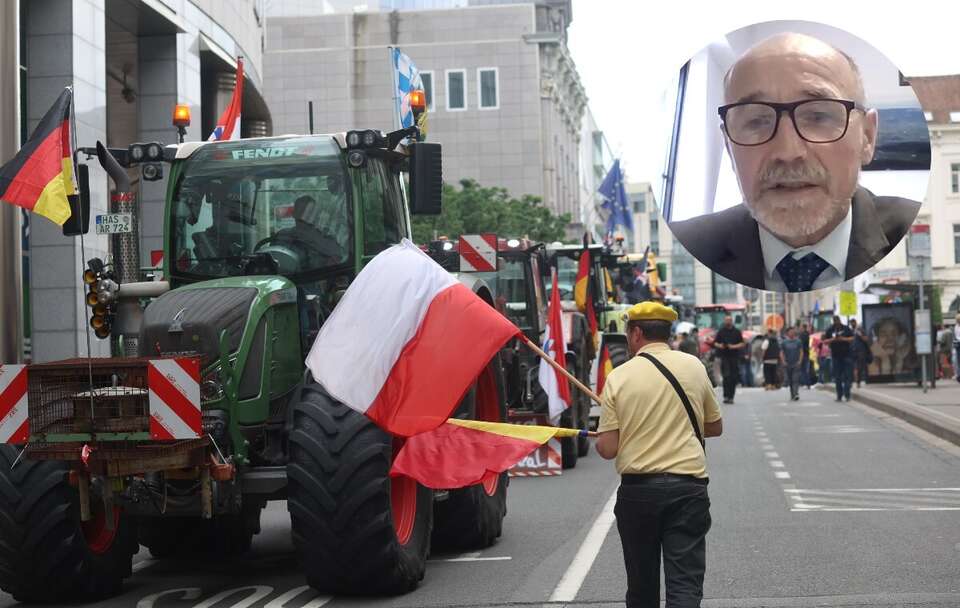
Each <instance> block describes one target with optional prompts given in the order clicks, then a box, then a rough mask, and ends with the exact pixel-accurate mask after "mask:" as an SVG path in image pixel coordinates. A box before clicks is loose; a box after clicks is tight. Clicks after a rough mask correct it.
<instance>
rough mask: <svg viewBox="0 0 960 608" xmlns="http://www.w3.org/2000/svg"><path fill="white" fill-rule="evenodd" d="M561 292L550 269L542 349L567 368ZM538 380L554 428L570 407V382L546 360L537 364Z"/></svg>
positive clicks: (555, 272) (554, 271)
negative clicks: (550, 280)
mask: <svg viewBox="0 0 960 608" xmlns="http://www.w3.org/2000/svg"><path fill="white" fill-rule="evenodd" d="M560 306H561V305H560V290H559V288H558V286H557V270H556V269H554V270H553V288H552V289H551V290H550V304H549V306H548V307H547V331H546V332H544V338H543V350H544V352H546V353H547V354H548V355H550V358H551V359H553V360H554V361H556V362H557V363H559V364H560V365H562V366H564V367H566V365H567V341H566V339H565V337H564V335H563V313H562V311H561V309H560ZM537 381H538V382H540V386H541V387H542V388H543V391H544V392H545V393H546V394H547V411H548V412H549V414H550V422H551V423H553V424H554V425H556V424H557V423H558V422H559V421H560V414H562V413H563V410H565V409H567V408H568V407H570V382H569V381H568V380H567V378H566V376H564V375H563V374H561V373H560V372H559V371H557V370H556V369H555V368H554V367H553V366H552V365H550V364H548V363H547V362H546V361H540V369H539V370H538V373H537Z"/></svg>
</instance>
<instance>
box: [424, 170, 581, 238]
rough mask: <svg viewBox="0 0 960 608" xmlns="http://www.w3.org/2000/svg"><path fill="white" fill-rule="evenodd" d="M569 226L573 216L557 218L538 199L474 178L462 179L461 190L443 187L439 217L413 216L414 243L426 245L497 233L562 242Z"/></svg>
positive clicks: (567, 215) (502, 235)
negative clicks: (485, 184) (515, 195)
mask: <svg viewBox="0 0 960 608" xmlns="http://www.w3.org/2000/svg"><path fill="white" fill-rule="evenodd" d="M569 223H570V214H569V213H564V214H562V215H559V216H557V215H554V214H553V213H552V212H551V211H550V210H549V209H547V208H546V207H545V206H544V205H543V201H542V200H541V198H540V197H539V196H532V195H529V194H525V195H523V196H522V197H520V198H513V197H511V196H510V194H509V193H508V192H507V191H506V189H504V188H495V187H494V188H487V187H483V186H481V185H480V184H478V183H477V182H476V181H474V180H472V179H463V180H460V188H459V189H457V188H456V187H454V186H451V185H450V184H444V185H443V207H442V212H441V213H440V215H436V216H430V215H428V216H414V218H413V240H414V242H417V243H426V242H428V241H430V240H432V239H433V238H434V235H435V234H436V235H437V236H447V237H450V238H456V237H457V236H459V235H461V234H476V233H480V232H495V233H496V234H497V235H498V236H501V237H505V238H509V237H523V236H525V237H528V238H530V239H533V240H535V241H544V242H551V241H559V240H563V238H564V228H565V227H566V225H567V224H569Z"/></svg>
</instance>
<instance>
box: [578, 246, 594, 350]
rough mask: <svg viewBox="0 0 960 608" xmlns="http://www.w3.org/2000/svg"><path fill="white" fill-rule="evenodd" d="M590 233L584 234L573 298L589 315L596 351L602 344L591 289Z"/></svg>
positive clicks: (588, 320)
mask: <svg viewBox="0 0 960 608" xmlns="http://www.w3.org/2000/svg"><path fill="white" fill-rule="evenodd" d="M589 245H590V235H589V233H588V234H585V235H583V251H582V252H580V260H579V263H578V264H579V265H578V266H577V280H576V283H575V285H574V288H573V299H574V300H575V301H576V303H577V309H578V310H579V311H580V312H582V313H583V314H584V315H586V317H587V324H588V325H589V326H590V334H591V335H592V336H593V352H596V350H597V347H598V346H599V344H600V333H599V332H598V331H597V313H596V311H595V310H594V307H593V293H592V292H591V291H590V270H591V267H592V264H591V262H590V249H588V247H589Z"/></svg>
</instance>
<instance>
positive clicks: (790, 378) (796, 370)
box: [783, 363, 802, 399]
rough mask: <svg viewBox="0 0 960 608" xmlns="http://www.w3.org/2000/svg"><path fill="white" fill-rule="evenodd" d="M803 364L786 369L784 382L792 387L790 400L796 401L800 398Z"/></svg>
mask: <svg viewBox="0 0 960 608" xmlns="http://www.w3.org/2000/svg"><path fill="white" fill-rule="evenodd" d="M801 365H802V363H798V364H797V365H788V366H786V367H785V368H784V370H783V371H784V376H785V378H784V381H785V382H786V383H787V386H789V387H790V398H791V399H795V398H797V397H799V396H800V366H801Z"/></svg>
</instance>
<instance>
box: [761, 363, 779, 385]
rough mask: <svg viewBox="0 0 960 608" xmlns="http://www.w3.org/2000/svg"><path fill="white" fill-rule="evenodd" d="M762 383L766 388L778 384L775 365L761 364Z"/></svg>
mask: <svg viewBox="0 0 960 608" xmlns="http://www.w3.org/2000/svg"><path fill="white" fill-rule="evenodd" d="M763 383H764V384H765V385H767V386H776V385H778V384H780V379H779V378H778V377H777V364H776V363H764V364H763Z"/></svg>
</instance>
